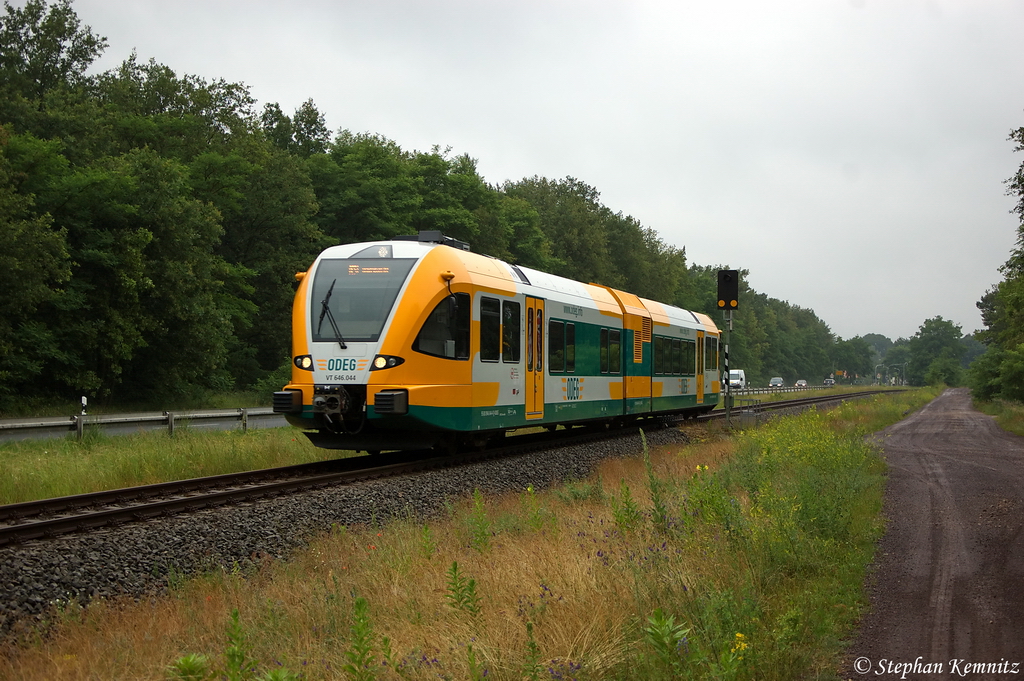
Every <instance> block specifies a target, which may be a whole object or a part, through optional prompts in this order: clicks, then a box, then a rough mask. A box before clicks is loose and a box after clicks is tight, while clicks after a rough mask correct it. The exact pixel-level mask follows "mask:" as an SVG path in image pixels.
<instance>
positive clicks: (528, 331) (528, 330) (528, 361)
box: [526, 307, 533, 371]
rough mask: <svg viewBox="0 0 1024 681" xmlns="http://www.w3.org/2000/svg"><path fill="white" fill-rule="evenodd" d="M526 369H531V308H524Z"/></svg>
mask: <svg viewBox="0 0 1024 681" xmlns="http://www.w3.org/2000/svg"><path fill="white" fill-rule="evenodd" d="M526 370H527V371H533V308H532V307H528V308H526Z"/></svg>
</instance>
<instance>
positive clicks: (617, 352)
mask: <svg viewBox="0 0 1024 681" xmlns="http://www.w3.org/2000/svg"><path fill="white" fill-rule="evenodd" d="M621 339H622V331H620V330H619V329H610V330H609V331H608V373H610V374H618V373H620V372H621V371H622V343H621Z"/></svg>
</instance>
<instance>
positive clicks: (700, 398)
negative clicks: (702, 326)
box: [697, 331, 704, 404]
mask: <svg viewBox="0 0 1024 681" xmlns="http://www.w3.org/2000/svg"><path fill="white" fill-rule="evenodd" d="M697 404H704V332H703V331H698V332H697Z"/></svg>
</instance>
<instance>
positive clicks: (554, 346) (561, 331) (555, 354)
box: [548, 319, 565, 373]
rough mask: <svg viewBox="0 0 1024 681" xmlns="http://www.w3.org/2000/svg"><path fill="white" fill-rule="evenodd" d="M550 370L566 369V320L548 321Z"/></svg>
mask: <svg viewBox="0 0 1024 681" xmlns="http://www.w3.org/2000/svg"><path fill="white" fill-rule="evenodd" d="M548 371H550V372H551V373H561V372H563V371H565V322H557V321H555V320H554V319H552V320H550V321H549V322H548Z"/></svg>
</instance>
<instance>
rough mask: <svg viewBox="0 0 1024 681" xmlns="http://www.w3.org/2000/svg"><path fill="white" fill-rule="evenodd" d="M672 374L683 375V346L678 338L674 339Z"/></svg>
mask: <svg viewBox="0 0 1024 681" xmlns="http://www.w3.org/2000/svg"><path fill="white" fill-rule="evenodd" d="M672 373H673V374H681V373H683V344H682V341H680V340H679V339H678V338H673V339H672Z"/></svg>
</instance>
